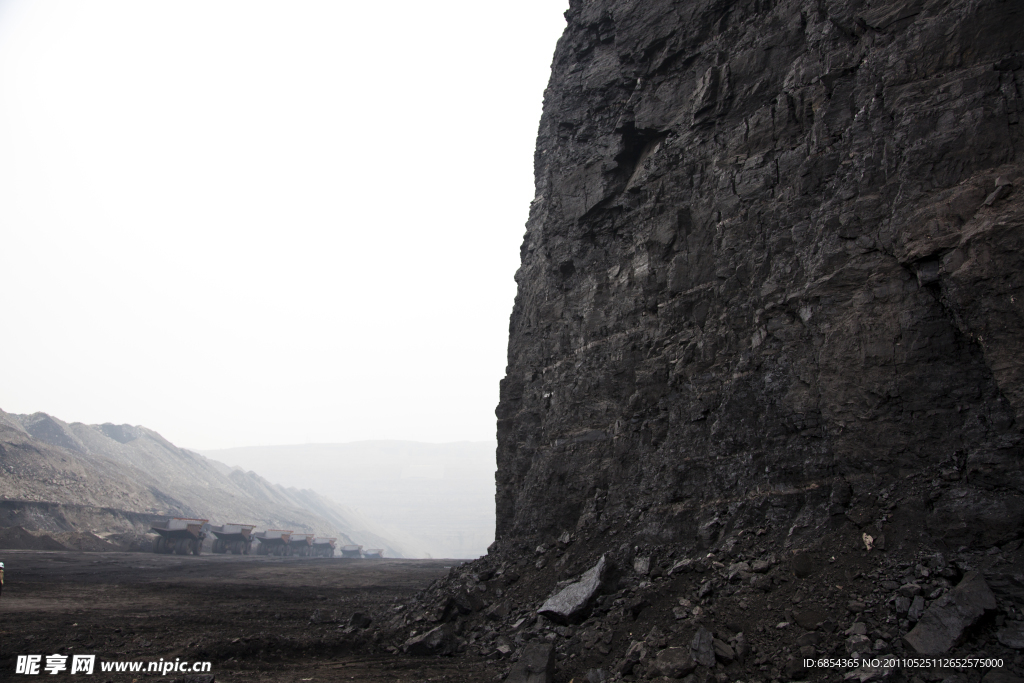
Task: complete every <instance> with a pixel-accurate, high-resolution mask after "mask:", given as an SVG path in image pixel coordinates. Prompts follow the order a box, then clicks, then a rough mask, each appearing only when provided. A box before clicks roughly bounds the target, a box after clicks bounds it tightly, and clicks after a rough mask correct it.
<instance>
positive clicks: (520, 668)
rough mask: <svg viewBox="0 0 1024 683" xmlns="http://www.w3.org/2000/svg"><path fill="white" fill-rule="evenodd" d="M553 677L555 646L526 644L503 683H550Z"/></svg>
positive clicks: (536, 643)
mask: <svg viewBox="0 0 1024 683" xmlns="http://www.w3.org/2000/svg"><path fill="white" fill-rule="evenodd" d="M554 675H555V646H554V645H552V644H551V643H539V642H533V643H528V644H527V645H526V647H525V648H523V654H522V655H520V657H519V661H518V662H516V663H515V664H513V665H512V670H511V671H510V672H509V674H508V678H506V679H505V683H551V680H552V678H553V677H554Z"/></svg>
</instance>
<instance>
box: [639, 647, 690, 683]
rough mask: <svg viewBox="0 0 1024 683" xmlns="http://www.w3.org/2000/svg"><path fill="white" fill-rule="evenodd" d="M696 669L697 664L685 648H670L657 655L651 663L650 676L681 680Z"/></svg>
mask: <svg viewBox="0 0 1024 683" xmlns="http://www.w3.org/2000/svg"><path fill="white" fill-rule="evenodd" d="M696 668H697V662H695V661H694V660H693V656H692V655H691V654H690V651H689V650H688V649H687V648H683V647H670V648H666V649H664V650H662V651H661V652H659V653H658V656H657V657H655V658H654V661H652V662H651V668H650V670H649V671H650V674H651V675H652V676H665V677H666V678H683V677H684V676H686V675H688V674H691V673H693V670H694V669H696Z"/></svg>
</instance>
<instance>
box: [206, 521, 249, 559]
mask: <svg viewBox="0 0 1024 683" xmlns="http://www.w3.org/2000/svg"><path fill="white" fill-rule="evenodd" d="M255 528H256V525H255V524H237V523H229V524H222V525H220V526H215V527H210V532H211V533H212V534H213V535H214V536H216V538H217V540H215V541H214V542H213V552H215V553H227V552H230V553H232V554H233V555H248V554H249V551H250V550H251V549H252V539H253V535H252V530H253V529H255Z"/></svg>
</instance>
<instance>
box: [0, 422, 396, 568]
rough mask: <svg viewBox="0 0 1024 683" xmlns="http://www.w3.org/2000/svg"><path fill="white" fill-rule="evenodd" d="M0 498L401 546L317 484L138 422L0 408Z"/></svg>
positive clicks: (51, 523) (390, 549)
mask: <svg viewBox="0 0 1024 683" xmlns="http://www.w3.org/2000/svg"><path fill="white" fill-rule="evenodd" d="M0 500H8V501H30V502H31V501H35V502H52V503H59V504H63V505H68V506H93V507H104V508H115V509H120V510H125V511H128V512H137V513H146V514H151V515H170V516H183V517H201V518H207V519H210V520H211V521H213V522H215V523H223V522H248V523H253V524H257V525H258V526H261V527H273V528H285V529H294V530H295V531H307V532H312V533H316V534H319V535H325V536H335V537H338V538H339V542H341V543H352V542H355V543H360V544H363V545H367V546H373V547H381V548H384V549H385V551H386V553H387V554H388V555H390V556H392V557H400V556H403V555H404V554H405V553H404V552H403V550H404V549H403V548H402V547H401V546H400V545H399V544H397V543H395V542H394V541H392V540H391V539H389V538H386V537H384V536H382V535H381V534H379V533H376V532H377V529H375V527H374V524H373V522H372V521H370V520H367V519H366V518H364V517H362V516H361V515H359V514H358V513H356V512H355V511H352V510H348V509H347V508H345V507H343V506H341V505H338V504H337V503H335V502H334V501H332V500H329V499H328V498H325V497H324V496H322V495H320V494H318V493H317V492H315V491H312V490H309V489H298V488H285V487H284V486H280V485H278V484H274V483H271V482H270V481H268V480H266V479H264V478H263V477H261V476H259V475H258V474H256V473H254V472H246V471H243V470H242V469H240V468H231V467H228V466H226V465H224V464H222V463H219V462H216V461H213V460H210V459H208V458H206V457H204V456H203V455H200V454H199V453H196V452H194V451H190V450H187V449H183V448H179V447H177V446H175V445H174V444H172V443H171V442H169V441H168V440H166V439H165V438H163V437H162V436H160V434H158V433H157V432H155V431H153V430H151V429H147V428H145V427H139V426H132V425H114V424H110V423H106V424H102V425H86V424H82V423H79V422H76V423H71V424H68V423H65V422H63V421H61V420H59V419H57V418H55V417H53V416H51V415H47V414H46V413H33V414H31V415H17V414H12V413H5V412H3V411H0ZM36 522H37V523H36V526H37V527H38V528H39V529H40V530H43V531H57V530H60V529H61V527H60V524H58V523H57V521H56V520H54V519H47V517H46V516H45V515H43V516H41V517H40V518H38V519H37V520H36ZM123 524H128V523H127V522H123ZM135 526H139V524H138V523H137V522H136V523H135ZM90 530H93V529H90ZM93 531H95V530H93ZM101 531H129V529H121V528H118V529H105V530H101ZM134 531H136V532H140V533H141V532H143V531H145V530H144V529H134Z"/></svg>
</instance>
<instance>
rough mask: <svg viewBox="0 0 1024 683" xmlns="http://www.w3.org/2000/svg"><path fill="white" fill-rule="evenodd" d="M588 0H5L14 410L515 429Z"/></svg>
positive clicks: (484, 432) (254, 436) (5, 172)
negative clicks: (533, 261)
mask: <svg viewBox="0 0 1024 683" xmlns="http://www.w3.org/2000/svg"><path fill="white" fill-rule="evenodd" d="M567 6H568V3H567V1H566V0H517V2H514V3H491V2H479V0H464V1H463V0H458V1H447V0H434V1H433V2H429V3H427V2H422V1H421V0H416V1H401V0H400V1H397V2H352V1H350V0H348V1H346V0H329V1H324V2H318V1H316V0H302V1H300V2H280V1H278V2H261V1H259V0H240V1H234V0H216V1H211V0H202V1H198V0H193V1H190V0H175V1H174V2H169V1H166V2H157V1H150V0H123V1H110V0H89V1H87V2H85V1H83V0H63V1H61V0H48V1H47V2H39V1H38V0H0V237H2V241H0V245H2V247H0V249H2V250H0V292H2V297H3V304H2V309H0V310H2V319H3V325H2V328H3V332H2V334H0V409H3V410H5V411H7V412H16V413H30V412H35V411H43V412H47V413H50V414H52V415H55V416H57V417H59V418H61V419H64V420H66V421H69V422H71V421H81V422H89V423H97V422H116V423H124V422H127V423H131V424H142V425H145V426H147V427H150V428H152V429H156V430H157V431H159V432H161V433H162V434H163V435H164V436H165V437H167V438H169V439H170V440H171V441H173V442H175V443H177V444H179V445H182V446H188V447H194V448H220V447H230V446H244V445H259V444H284V443H303V442H344V441H353V440H360V439H379V438H388V439H410V440H419V441H454V440H483V439H491V438H493V437H494V432H495V429H494V407H495V405H496V404H497V400H498V381H499V380H500V379H501V377H502V376H503V375H504V368H505V347H506V341H507V334H508V316H509V313H510V311H511V308H512V301H513V298H514V296H515V282H514V281H513V279H512V278H513V274H514V273H515V270H516V268H517V267H518V257H519V245H520V243H521V241H522V235H523V231H524V227H523V226H524V223H525V221H526V217H527V210H528V206H529V202H530V200H531V199H532V196H533V177H532V174H533V146H534V141H535V136H536V133H537V123H538V119H539V116H540V111H541V101H542V97H543V91H544V87H545V85H546V83H547V78H548V70H549V67H550V63H551V55H552V53H553V50H554V46H555V42H556V41H557V39H558V36H559V35H560V33H561V31H562V29H563V28H564V25H565V22H564V19H563V18H562V12H563V11H564V10H565V9H566V8H567Z"/></svg>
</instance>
